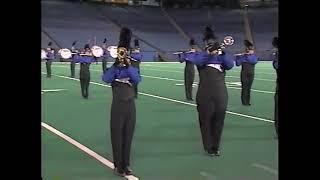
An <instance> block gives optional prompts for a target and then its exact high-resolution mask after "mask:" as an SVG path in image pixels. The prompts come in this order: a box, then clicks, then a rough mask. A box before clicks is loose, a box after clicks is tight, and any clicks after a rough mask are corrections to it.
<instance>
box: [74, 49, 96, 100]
mask: <svg viewBox="0 0 320 180" xmlns="http://www.w3.org/2000/svg"><path fill="white" fill-rule="evenodd" d="M76 56H77V57H75V58H74V61H75V62H76V63H80V73H79V77H80V87H81V94H82V97H83V98H85V99H88V97H89V84H90V64H91V63H92V62H94V61H95V59H94V56H93V54H92V52H91V49H90V47H89V44H86V45H85V46H84V50H82V52H80V54H79V55H76Z"/></svg>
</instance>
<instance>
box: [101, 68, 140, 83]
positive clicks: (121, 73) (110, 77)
mask: <svg viewBox="0 0 320 180" xmlns="http://www.w3.org/2000/svg"><path fill="white" fill-rule="evenodd" d="M123 78H129V82H130V83H131V84H138V83H139V82H140V81H141V77H140V75H139V73H138V69H137V68H134V67H131V66H129V67H128V68H127V67H119V66H115V65H112V66H111V67H110V68H109V69H108V70H107V72H106V73H105V74H103V75H102V81H104V82H106V83H112V82H113V81H114V80H115V79H123Z"/></svg>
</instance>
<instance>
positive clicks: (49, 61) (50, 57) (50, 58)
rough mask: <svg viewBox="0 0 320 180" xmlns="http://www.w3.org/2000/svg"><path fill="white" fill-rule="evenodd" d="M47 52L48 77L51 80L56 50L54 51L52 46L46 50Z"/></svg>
mask: <svg viewBox="0 0 320 180" xmlns="http://www.w3.org/2000/svg"><path fill="white" fill-rule="evenodd" d="M46 52H47V58H46V59H45V60H46V69H47V77H48V78H51V64H52V61H53V60H54V59H55V54H54V49H52V48H51V47H50V46H49V47H48V48H47V49H46Z"/></svg>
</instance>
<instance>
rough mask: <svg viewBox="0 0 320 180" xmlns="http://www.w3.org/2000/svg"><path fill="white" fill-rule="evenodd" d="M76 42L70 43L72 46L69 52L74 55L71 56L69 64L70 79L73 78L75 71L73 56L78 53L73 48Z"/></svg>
mask: <svg viewBox="0 0 320 180" xmlns="http://www.w3.org/2000/svg"><path fill="white" fill-rule="evenodd" d="M76 43H77V41H74V42H73V43H72V46H71V52H72V53H74V54H72V56H71V62H70V70H71V76H70V77H72V78H74V77H75V69H76V63H75V59H74V58H75V54H76V53H78V50H77V49H76V48H75V45H76Z"/></svg>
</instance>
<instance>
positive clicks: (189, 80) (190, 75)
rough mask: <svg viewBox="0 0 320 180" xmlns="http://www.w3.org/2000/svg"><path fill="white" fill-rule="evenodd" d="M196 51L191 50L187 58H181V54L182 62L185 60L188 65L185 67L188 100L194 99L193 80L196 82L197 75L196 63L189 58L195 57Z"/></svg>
mask: <svg viewBox="0 0 320 180" xmlns="http://www.w3.org/2000/svg"><path fill="white" fill-rule="evenodd" d="M193 53H195V52H189V53H188V54H189V56H186V57H187V58H185V59H183V60H182V59H181V58H182V57H181V56H180V60H179V61H180V62H181V63H182V62H185V63H186V65H185V67H184V88H185V94H186V99H187V100H188V101H193V98H192V89H193V86H192V85H193V82H194V75H195V70H194V64H193V63H192V62H191V61H190V60H189V58H193V56H192V54H193Z"/></svg>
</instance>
